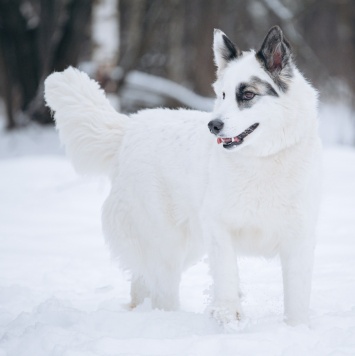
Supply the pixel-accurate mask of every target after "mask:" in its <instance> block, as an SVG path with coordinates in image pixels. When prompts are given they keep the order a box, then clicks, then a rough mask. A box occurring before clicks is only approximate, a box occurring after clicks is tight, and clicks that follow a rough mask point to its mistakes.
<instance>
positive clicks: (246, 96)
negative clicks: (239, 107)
mask: <svg viewBox="0 0 355 356" xmlns="http://www.w3.org/2000/svg"><path fill="white" fill-rule="evenodd" d="M254 96H255V94H254V93H253V92H251V91H246V92H244V93H243V100H251V99H253V98H254Z"/></svg>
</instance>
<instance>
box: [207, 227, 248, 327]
mask: <svg viewBox="0 0 355 356" xmlns="http://www.w3.org/2000/svg"><path fill="white" fill-rule="evenodd" d="M209 237H210V238H209V256H208V258H209V264H210V272H211V275H212V279H213V287H212V292H213V295H212V305H211V309H210V311H211V315H212V316H213V317H214V318H215V319H216V320H217V321H218V322H219V323H223V324H224V323H228V322H230V321H233V320H240V319H241V318H242V308H241V303H240V292H239V275H238V265H237V257H236V253H235V247H234V245H233V242H232V239H231V236H230V234H229V233H228V232H227V231H223V230H222V231H221V230H219V231H218V232H217V231H216V230H214V231H213V230H212V233H211V231H210V234H209Z"/></svg>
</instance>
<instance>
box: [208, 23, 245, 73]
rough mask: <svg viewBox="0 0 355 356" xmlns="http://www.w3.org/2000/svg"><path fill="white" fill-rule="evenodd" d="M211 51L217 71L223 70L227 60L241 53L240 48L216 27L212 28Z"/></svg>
mask: <svg viewBox="0 0 355 356" xmlns="http://www.w3.org/2000/svg"><path fill="white" fill-rule="evenodd" d="M213 52H214V62H215V64H216V66H217V68H218V72H220V71H221V70H223V69H224V68H225V67H226V65H227V64H228V62H230V61H232V60H233V59H235V58H238V57H240V56H241V55H242V52H241V50H240V49H239V48H238V47H237V46H236V45H235V44H234V43H233V42H232V41H231V40H230V39H229V38H228V37H227V36H226V35H225V34H224V33H223V32H222V31H221V30H218V29H215V30H214V37H213Z"/></svg>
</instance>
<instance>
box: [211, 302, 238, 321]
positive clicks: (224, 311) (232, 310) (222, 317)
mask: <svg viewBox="0 0 355 356" xmlns="http://www.w3.org/2000/svg"><path fill="white" fill-rule="evenodd" d="M209 312H210V315H211V317H212V318H213V319H215V320H216V321H217V322H218V324H220V325H226V324H229V323H231V322H235V321H240V320H242V319H243V313H242V310H241V308H240V307H231V306H221V305H215V306H212V307H210V308H209Z"/></svg>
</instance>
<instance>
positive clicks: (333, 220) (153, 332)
mask: <svg viewBox="0 0 355 356" xmlns="http://www.w3.org/2000/svg"><path fill="white" fill-rule="evenodd" d="M324 171H325V179H324V198H323V204H322V209H321V215H320V220H319V228H318V232H317V235H318V246H317V251H316V263H315V271H314V283H313V295H312V306H311V309H312V311H311V324H310V328H307V327H306V326H299V327H294V328H292V327H288V326H286V325H285V324H284V323H283V322H282V308H283V305H282V304H283V302H282V287H281V273H280V268H279V263H278V261H277V260H272V261H267V260H263V259H251V258H250V259H244V260H242V261H241V267H240V268H241V271H240V273H241V278H242V288H243V292H244V306H245V312H246V315H247V316H248V319H247V320H246V321H244V322H242V323H241V324H239V325H238V324H236V325H232V326H231V327H229V328H222V327H220V326H218V325H216V323H215V322H214V321H213V320H211V319H210V318H209V316H208V315H207V314H204V308H205V307H206V305H207V303H208V297H207V293H206V291H208V288H209V286H210V283H211V281H210V278H209V276H208V271H207V267H206V263H205V262H204V261H201V262H200V263H198V264H197V265H196V266H194V267H193V268H191V269H190V270H189V271H187V272H186V273H185V275H184V278H183V282H182V288H181V311H178V312H163V311H157V310H151V308H150V306H149V303H146V304H145V305H143V306H142V307H140V308H138V310H135V311H128V310H127V309H126V304H127V302H128V301H129V283H128V277H129V276H128V275H126V274H125V273H124V272H122V271H119V270H118V269H117V268H116V266H115V264H114V263H113V262H111V261H110V259H109V255H108V251H107V248H106V246H105V245H104V241H103V238H102V235H101V227H100V209H101V204H102V202H103V200H104V199H105V196H106V194H107V192H108V189H109V186H108V182H106V181H105V180H104V179H99V180H89V179H84V178H80V177H78V176H77V175H76V174H75V172H74V171H73V169H72V167H71V165H70V164H69V162H68V160H67V159H66V158H65V156H64V155H63V152H62V150H61V149H59V143H58V138H57V135H56V133H55V132H54V130H53V129H50V128H47V129H40V128H35V127H32V128H30V129H27V130H26V131H23V132H17V133H13V134H11V135H5V134H0V356H4V355H9V356H22V355H23V356H42V355H43V356H60V355H65V356H84V355H85V356H93V355H105V356H106V355H107V356H108V355H201V356H205V355H206V356H209V355H295V356H296V355H297V356H298V355H322V356H323V355H332V356H333V355H355V150H351V149H349V148H328V149H326V150H325V152H324Z"/></svg>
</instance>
